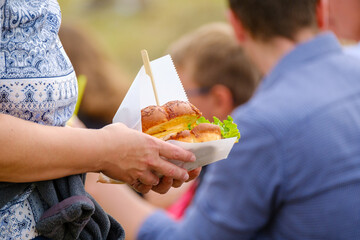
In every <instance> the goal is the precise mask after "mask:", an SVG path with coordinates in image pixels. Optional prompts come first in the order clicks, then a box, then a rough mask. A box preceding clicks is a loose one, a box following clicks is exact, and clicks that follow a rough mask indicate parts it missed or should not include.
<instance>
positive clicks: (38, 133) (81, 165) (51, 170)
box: [0, 114, 101, 182]
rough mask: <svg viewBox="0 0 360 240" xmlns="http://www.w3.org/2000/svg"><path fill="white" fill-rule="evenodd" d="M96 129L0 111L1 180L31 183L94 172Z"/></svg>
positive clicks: (96, 149) (96, 165)
mask: <svg viewBox="0 0 360 240" xmlns="http://www.w3.org/2000/svg"><path fill="white" fill-rule="evenodd" d="M98 135H99V133H98V132H97V131H96V130H84V129H75V128H62V127H50V126H42V125H38V124H36V123H32V122H28V121H24V120H21V119H18V118H15V117H11V116H8V115H4V114H0V150H1V155H0V169H1V170H0V181H3V182H33V181H41V180H48V179H55V178H60V177H63V176H67V175H73V174H78V173H83V172H88V171H96V170H97V168H98V162H99V161H98V160H99V156H100V152H99V149H100V148H99V146H100V145H101V142H100V141H99V140H100V139H99V136H98Z"/></svg>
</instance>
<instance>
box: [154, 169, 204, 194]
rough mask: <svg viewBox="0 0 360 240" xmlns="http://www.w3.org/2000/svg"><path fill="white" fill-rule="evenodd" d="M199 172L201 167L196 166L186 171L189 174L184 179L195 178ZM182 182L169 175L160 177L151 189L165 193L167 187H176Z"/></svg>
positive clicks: (167, 189)
mask: <svg viewBox="0 0 360 240" xmlns="http://www.w3.org/2000/svg"><path fill="white" fill-rule="evenodd" d="M200 172H201V167H199V168H196V169H194V170H191V171H189V172H188V174H189V179H188V180H186V182H189V181H191V180H193V179H195V178H197V177H198V176H199V174H200ZM183 183H184V181H180V180H177V179H173V178H171V177H162V178H161V180H160V183H159V184H158V185H156V186H152V188H151V189H152V190H153V191H155V192H158V193H161V194H165V193H167V192H168V191H169V189H170V188H171V187H175V188H178V187H180V186H181V185H182V184H183Z"/></svg>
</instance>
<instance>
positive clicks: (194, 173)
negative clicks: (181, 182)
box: [186, 167, 202, 182]
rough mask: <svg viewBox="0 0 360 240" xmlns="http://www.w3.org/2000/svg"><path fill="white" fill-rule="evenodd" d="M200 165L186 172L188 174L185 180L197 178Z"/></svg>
mask: <svg viewBox="0 0 360 240" xmlns="http://www.w3.org/2000/svg"><path fill="white" fill-rule="evenodd" d="M201 169H202V168H201V167H198V168H195V169H194V170H191V171H189V172H188V174H189V179H188V180H186V182H189V181H191V180H194V179H195V178H197V177H198V176H199V175H200V172H201Z"/></svg>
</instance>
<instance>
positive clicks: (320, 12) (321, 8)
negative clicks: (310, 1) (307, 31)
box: [316, 0, 329, 30]
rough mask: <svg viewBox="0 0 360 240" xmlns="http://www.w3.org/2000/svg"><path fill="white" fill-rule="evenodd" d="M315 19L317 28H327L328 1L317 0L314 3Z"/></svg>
mask: <svg viewBox="0 0 360 240" xmlns="http://www.w3.org/2000/svg"><path fill="white" fill-rule="evenodd" d="M316 21H317V25H318V27H319V29H321V30H327V29H328V28H329V1H328V0H318V1H317V5H316Z"/></svg>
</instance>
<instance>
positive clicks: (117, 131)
mask: <svg viewBox="0 0 360 240" xmlns="http://www.w3.org/2000/svg"><path fill="white" fill-rule="evenodd" d="M100 132H101V134H102V137H101V139H103V141H102V142H101V143H99V144H103V146H104V147H103V149H105V152H104V156H105V158H104V159H101V160H100V161H99V162H100V166H99V167H98V168H97V169H99V171H101V172H103V173H104V174H105V175H107V176H109V177H111V178H113V179H116V180H120V181H123V182H125V183H127V184H129V185H130V186H132V187H133V188H134V189H135V190H136V191H138V192H141V193H147V192H148V191H150V189H152V188H153V187H154V186H158V185H160V186H158V187H157V188H156V187H154V189H153V190H154V191H160V192H165V190H166V188H167V190H168V189H169V188H170V187H171V186H172V185H174V186H180V185H181V184H182V183H183V182H185V181H187V180H189V179H190V177H189V173H187V171H186V170H185V169H182V168H180V167H177V166H176V165H174V164H172V163H170V162H168V161H167V160H165V159H175V160H180V161H184V162H191V161H195V156H194V154H193V153H191V152H189V151H186V150H184V149H182V148H180V147H177V146H175V145H172V144H170V143H166V142H165V141H162V140H160V139H157V138H154V137H151V136H149V135H147V134H144V133H141V132H138V131H136V130H133V129H130V128H127V127H126V126H125V125H123V124H121V123H116V124H110V125H108V126H106V127H104V128H102V129H101V130H100ZM164 158H165V159H164ZM195 172H196V171H195ZM155 173H156V174H155ZM158 174H159V175H162V176H163V177H162V179H164V178H165V183H163V181H164V180H162V181H161V182H160V179H159V177H158V176H159V175H158ZM195 174H196V173H195ZM193 175H194V174H193V173H191V177H192V178H193V177H194V176H193ZM167 179H171V181H172V183H171V184H170V186H169V184H168V180H167ZM172 179H173V180H172ZM169 181H170V180H169ZM174 183H175V184H174ZM167 190H166V191H167Z"/></svg>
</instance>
